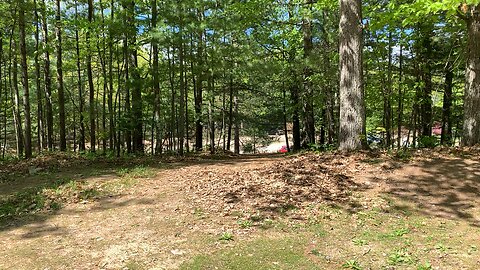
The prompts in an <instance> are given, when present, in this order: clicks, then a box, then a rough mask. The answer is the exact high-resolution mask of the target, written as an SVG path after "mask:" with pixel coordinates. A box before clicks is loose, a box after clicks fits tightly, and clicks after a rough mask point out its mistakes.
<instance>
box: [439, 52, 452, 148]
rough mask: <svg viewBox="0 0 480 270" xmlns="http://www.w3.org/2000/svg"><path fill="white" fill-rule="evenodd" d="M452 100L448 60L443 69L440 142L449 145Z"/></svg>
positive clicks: (449, 63)
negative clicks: (443, 85)
mask: <svg viewBox="0 0 480 270" xmlns="http://www.w3.org/2000/svg"><path fill="white" fill-rule="evenodd" d="M452 101H453V65H452V63H451V62H450V61H449V62H448V63H447V66H446V69H445V89H444V92H443V108H442V134H441V137H440V143H441V144H442V145H451V143H452V112H451V109H452Z"/></svg>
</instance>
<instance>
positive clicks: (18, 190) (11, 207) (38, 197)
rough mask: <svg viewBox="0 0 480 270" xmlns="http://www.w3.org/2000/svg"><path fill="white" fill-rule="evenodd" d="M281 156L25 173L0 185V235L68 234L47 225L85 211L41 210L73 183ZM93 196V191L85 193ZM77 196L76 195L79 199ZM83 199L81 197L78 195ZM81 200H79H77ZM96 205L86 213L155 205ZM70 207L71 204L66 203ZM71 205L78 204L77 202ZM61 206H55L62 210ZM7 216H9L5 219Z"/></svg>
mask: <svg viewBox="0 0 480 270" xmlns="http://www.w3.org/2000/svg"><path fill="white" fill-rule="evenodd" d="M281 157H283V155H245V156H236V157H235V156H213V157H209V156H190V157H187V158H173V157H167V158H155V157H143V158H142V157H140V158H134V159H122V160H102V161H94V162H88V163H85V162H80V163H73V165H72V166H66V167H62V168H48V167H47V168H44V169H43V171H42V172H41V173H39V174H34V175H30V174H28V173H23V174H21V173H18V172H16V173H15V174H13V177H14V178H12V179H8V181H3V182H0V233H1V232H8V231H11V230H14V229H16V228H23V229H25V231H24V233H23V234H22V235H21V238H29V239H30V238H37V237H42V236H45V235H66V234H68V233H69V232H68V231H67V230H66V229H65V228H62V227H60V226H57V225H55V224H50V223H49V222H48V221H49V220H50V219H51V218H52V217H54V216H57V215H68V216H72V217H73V216H76V215H78V214H80V213H82V212H84V210H81V209H77V210H72V209H68V210H67V209H47V210H45V209H42V207H39V205H40V204H42V203H44V202H45V200H46V199H48V198H46V196H45V195H44V194H43V193H42V191H43V190H53V191H54V192H55V190H57V189H59V188H61V187H62V186H64V185H68V184H71V183H73V182H76V183H89V182H98V181H110V180H112V179H116V178H119V177H120V175H119V171H121V170H122V169H125V168H127V169H128V168H135V167H137V166H141V167H142V168H146V169H149V170H150V169H151V170H152V171H153V172H154V173H155V174H157V173H161V172H162V170H166V169H175V168H182V167H190V166H197V165H205V166H207V165H212V164H217V165H234V164H239V163H244V162H255V161H257V160H258V161H261V160H262V159H265V158H269V159H271V158H281ZM87 192H92V193H95V190H87ZM78 195H79V194H76V196H78ZM80 195H82V194H80ZM87 195H88V194H87ZM80 199H82V198H81V197H80ZM89 199H90V200H89V201H90V202H93V203H95V205H93V206H92V207H89V208H88V211H107V210H109V209H115V208H122V207H126V206H130V205H146V204H154V203H155V202H154V201H152V200H149V199H145V198H131V196H126V194H101V195H98V196H92V197H91V198H90V197H89ZM67 203H71V202H67ZM74 203H78V204H81V203H82V202H80V201H77V202H74ZM61 205H62V202H60V203H58V204H56V207H57V208H62V207H61ZM7 213H9V214H8V215H6V214H7Z"/></svg>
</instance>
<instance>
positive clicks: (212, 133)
mask: <svg viewBox="0 0 480 270" xmlns="http://www.w3.org/2000/svg"><path fill="white" fill-rule="evenodd" d="M214 87H215V85H214V80H213V74H211V73H210V76H209V77H208V88H209V89H208V90H209V92H210V100H209V104H208V115H209V122H210V154H215V120H214V118H213V106H214V104H215V91H214V89H215V88H214Z"/></svg>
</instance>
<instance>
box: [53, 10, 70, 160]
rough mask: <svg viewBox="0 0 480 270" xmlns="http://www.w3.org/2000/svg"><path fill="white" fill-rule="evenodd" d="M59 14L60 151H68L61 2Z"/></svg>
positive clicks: (56, 30)
mask: <svg viewBox="0 0 480 270" xmlns="http://www.w3.org/2000/svg"><path fill="white" fill-rule="evenodd" d="M56 3H57V12H56V15H55V21H56V28H55V33H56V36H57V44H56V45H57V80H58V118H59V128H60V151H66V150H67V138H66V130H65V93H64V88H63V59H62V21H61V18H60V15H61V14H60V12H61V9H60V0H57V1H56Z"/></svg>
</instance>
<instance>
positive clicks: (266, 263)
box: [180, 238, 317, 270]
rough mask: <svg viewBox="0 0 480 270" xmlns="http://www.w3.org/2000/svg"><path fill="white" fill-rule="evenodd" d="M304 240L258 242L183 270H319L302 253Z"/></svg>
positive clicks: (206, 257) (199, 259) (198, 258)
mask: <svg viewBox="0 0 480 270" xmlns="http://www.w3.org/2000/svg"><path fill="white" fill-rule="evenodd" d="M303 241H304V240H303V239H293V238H282V239H259V240H254V241H251V242H246V243H244V244H241V245H238V246H235V247H234V248H231V249H225V250H222V251H220V252H218V253H214V254H212V255H198V256H195V257H194V258H193V259H192V260H191V261H189V262H187V263H184V264H182V266H181V267H180V269H185V270H186V269H238V270H242V269H245V270H249V269H256V270H257V269H317V267H316V265H315V263H313V262H312V261H310V259H309V258H308V257H307V256H306V254H305V252H304V250H303V249H302V245H301V243H302V242H303Z"/></svg>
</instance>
